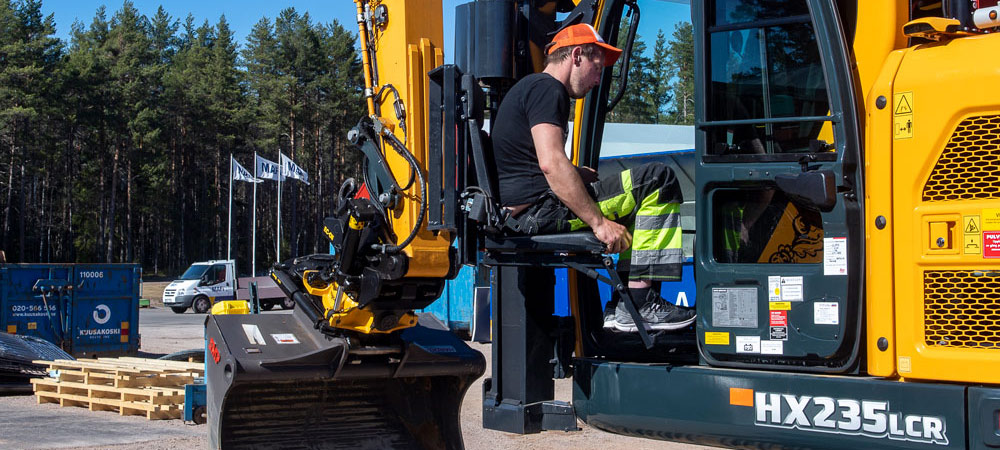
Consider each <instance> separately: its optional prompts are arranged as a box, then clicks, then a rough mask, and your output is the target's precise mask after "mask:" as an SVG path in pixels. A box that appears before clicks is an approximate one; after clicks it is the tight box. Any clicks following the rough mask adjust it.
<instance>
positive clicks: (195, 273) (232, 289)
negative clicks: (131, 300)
mask: <svg viewBox="0 0 1000 450" xmlns="http://www.w3.org/2000/svg"><path fill="white" fill-rule="evenodd" d="M234 266H235V261H233V260H231V259H230V260H213V261H204V262H196V263H194V264H191V267H188V269H187V270H186V271H184V274H183V275H181V277H180V278H178V279H177V280H174V281H173V282H171V283H170V284H169V285H167V287H166V289H164V290H163V306H166V307H168V308H170V309H172V310H174V312H175V313H177V314H182V313H183V312H184V311H187V309H188V308H192V309H193V310H194V312H196V313H199V314H204V313H207V312H208V311H209V310H211V309H212V305H214V304H215V302H217V301H222V300H232V299H234V298H236V278H235V277H236V274H235V271H234V270H233V269H234Z"/></svg>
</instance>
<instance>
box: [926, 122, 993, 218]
mask: <svg viewBox="0 0 1000 450" xmlns="http://www.w3.org/2000/svg"><path fill="white" fill-rule="evenodd" d="M993 198H1000V115H991V116H976V117H970V118H967V119H965V120H963V121H962V123H960V124H959V125H958V127H957V128H955V132H954V133H952V135H951V139H949V140H948V144H947V145H946V146H945V149H944V152H943V153H942V154H941V157H940V158H939V159H938V162H937V165H936V166H934V170H933V171H932V172H931V175H930V177H929V178H928V179H927V183H926V184H924V192H923V200H924V201H925V202H943V201H950V200H975V199H993Z"/></svg>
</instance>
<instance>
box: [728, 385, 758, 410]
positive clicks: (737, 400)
mask: <svg viewBox="0 0 1000 450" xmlns="http://www.w3.org/2000/svg"><path fill="white" fill-rule="evenodd" d="M729 404H730V405H733V406H753V389H745V388H729Z"/></svg>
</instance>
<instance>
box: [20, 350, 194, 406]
mask: <svg viewBox="0 0 1000 450" xmlns="http://www.w3.org/2000/svg"><path fill="white" fill-rule="evenodd" d="M35 363H36V364H41V365H47V366H48V367H49V371H50V374H53V375H55V377H54V378H35V379H33V380H31V384H32V385H33V386H34V390H35V396H36V397H37V400H38V403H58V404H59V405H60V406H79V407H85V408H89V409H90V410H91V411H117V412H118V413H119V414H121V415H123V416H124V415H144V416H146V418H147V419H151V420H152V419H179V418H180V417H181V415H182V413H183V409H184V385H185V384H190V383H192V382H193V381H194V378H195V377H200V376H203V374H204V365H202V364H200V363H186V362H176V361H162V360H156V359H142V358H106V359H97V360H79V361H70V360H56V361H35Z"/></svg>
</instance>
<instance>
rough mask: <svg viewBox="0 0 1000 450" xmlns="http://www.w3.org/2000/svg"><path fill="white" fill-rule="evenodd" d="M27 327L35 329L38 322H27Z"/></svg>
mask: <svg viewBox="0 0 1000 450" xmlns="http://www.w3.org/2000/svg"><path fill="white" fill-rule="evenodd" d="M28 329H29V330H37V329H38V322H28Z"/></svg>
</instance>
